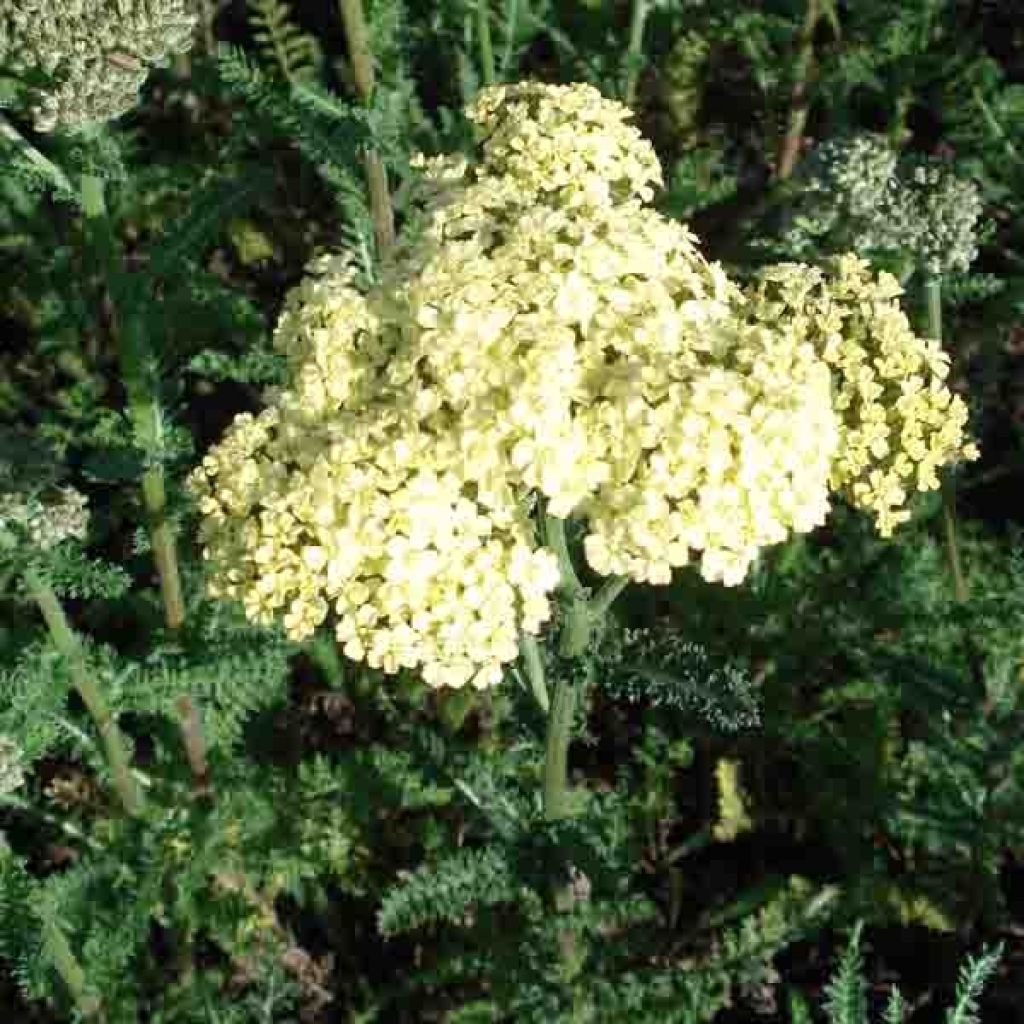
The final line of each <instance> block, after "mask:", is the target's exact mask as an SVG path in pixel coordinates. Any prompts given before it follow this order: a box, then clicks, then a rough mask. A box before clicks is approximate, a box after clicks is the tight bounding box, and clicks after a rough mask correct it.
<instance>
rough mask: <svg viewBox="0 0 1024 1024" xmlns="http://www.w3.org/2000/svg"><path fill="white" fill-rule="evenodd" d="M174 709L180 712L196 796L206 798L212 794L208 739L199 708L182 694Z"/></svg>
mask: <svg viewBox="0 0 1024 1024" xmlns="http://www.w3.org/2000/svg"><path fill="white" fill-rule="evenodd" d="M174 707H175V710H176V711H177V712H178V723H179V726H180V728H181V738H182V742H183V743H184V744H185V756H186V757H187V758H188V766H189V768H190V769H191V771H192V778H193V781H194V787H195V791H196V794H197V795H199V796H204V795H206V794H208V793H209V792H210V763H209V761H208V760H207V757H206V737H205V736H204V735H203V723H202V719H201V718H200V717H199V708H198V707H197V706H196V702H195V701H194V700H193V699H192V698H191V697H190V696H189V695H188V694H182V696H180V697H179V698H178V699H177V700H176V701H175V702H174Z"/></svg>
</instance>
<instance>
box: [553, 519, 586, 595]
mask: <svg viewBox="0 0 1024 1024" xmlns="http://www.w3.org/2000/svg"><path fill="white" fill-rule="evenodd" d="M543 530H544V542H545V543H546V545H547V546H548V547H549V548H551V550H552V551H553V552H554V553H555V557H556V558H557V559H558V570H559V572H560V573H561V576H562V583H561V587H562V590H563V591H564V592H565V593H567V594H568V595H569V596H571V597H581V596H582V597H586V589H585V588H584V586H583V584H582V583H581V582H580V578H579V576H578V575H577V574H576V567H575V566H574V565H573V563H572V555H571V554H570V553H569V540H568V538H567V537H566V533H565V520H564V519H560V518H559V517H558V516H553V515H551V514H550V513H549V512H545V513H544V518H543Z"/></svg>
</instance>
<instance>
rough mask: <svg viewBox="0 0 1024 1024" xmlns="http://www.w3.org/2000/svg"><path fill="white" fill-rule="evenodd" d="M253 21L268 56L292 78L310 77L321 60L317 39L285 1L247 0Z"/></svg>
mask: <svg viewBox="0 0 1024 1024" xmlns="http://www.w3.org/2000/svg"><path fill="white" fill-rule="evenodd" d="M246 7H247V8H248V11H249V23H250V25H251V26H252V30H253V36H254V38H255V40H256V42H257V44H258V45H259V47H260V50H261V52H262V54H263V57H264V59H265V60H266V61H267V62H268V63H273V64H276V65H277V67H278V68H279V69H280V71H281V74H282V75H284V77H285V78H286V79H288V80H289V81H297V80H299V79H302V78H309V77H310V76H311V75H312V74H313V72H314V71H315V69H316V66H317V64H318V63H319V60H320V48H319V46H317V42H316V40H315V39H314V38H313V37H312V36H310V35H307V34H306V33H305V32H303V31H302V30H301V29H300V28H299V27H298V26H297V25H295V23H294V22H293V21H292V20H291V11H290V10H289V9H288V5H287V4H286V3H283V2H282V0H246Z"/></svg>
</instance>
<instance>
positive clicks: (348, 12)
mask: <svg viewBox="0 0 1024 1024" xmlns="http://www.w3.org/2000/svg"><path fill="white" fill-rule="evenodd" d="M338 6H339V8H340V10H341V20H342V24H343V25H344V28H345V40H346V43H347V44H348V56H349V61H350V62H351V64H352V77H353V79H354V80H355V85H356V92H358V93H359V98H360V100H362V102H363V104H364V105H366V106H369V105H370V104H371V103H372V102H373V90H374V86H375V84H376V81H375V79H376V72H375V70H374V66H373V53H372V51H371V50H370V34H369V32H368V31H367V28H366V14H365V12H364V10H363V4H362V0H339V5H338ZM364 161H365V166H366V185H367V191H368V193H369V196H370V212H371V214H372V216H373V234H374V238H375V240H376V243H377V255H378V257H380V258H384V257H386V256H387V255H388V253H390V251H391V250H392V249H393V248H394V244H395V212H394V208H393V207H392V204H391V191H390V189H389V188H388V175H387V169H386V168H385V167H384V162H383V160H381V158H380V154H379V153H378V152H377V151H376V150H374V149H369V150H367V152H366V155H365V157H364Z"/></svg>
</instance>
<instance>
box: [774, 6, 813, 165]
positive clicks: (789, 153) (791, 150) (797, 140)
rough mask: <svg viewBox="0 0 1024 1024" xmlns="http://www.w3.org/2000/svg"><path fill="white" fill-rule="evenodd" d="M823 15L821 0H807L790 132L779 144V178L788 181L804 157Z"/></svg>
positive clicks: (790, 108)
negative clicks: (818, 29) (817, 38)
mask: <svg viewBox="0 0 1024 1024" xmlns="http://www.w3.org/2000/svg"><path fill="white" fill-rule="evenodd" d="M820 18H821V0H807V7H806V9H805V11H804V23H803V26H802V27H801V29H800V36H799V38H798V40H797V53H796V61H795V64H794V67H793V85H792V88H791V89H790V93H789V117H788V122H787V124H786V134H785V135H784V136H783V137H782V142H781V143H780V145H779V152H778V158H777V160H776V171H775V174H776V177H777V178H778V179H779V180H780V181H785V180H786V179H787V178H788V177H790V176H791V175H792V173H793V171H794V170H795V168H796V164H797V161H798V160H799V159H800V147H801V144H802V142H803V137H804V128H806V126H807V113H808V111H809V109H810V102H809V97H808V91H809V86H810V80H811V74H812V72H813V70H814V30H815V28H816V27H817V25H818V20H819V19H820Z"/></svg>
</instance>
